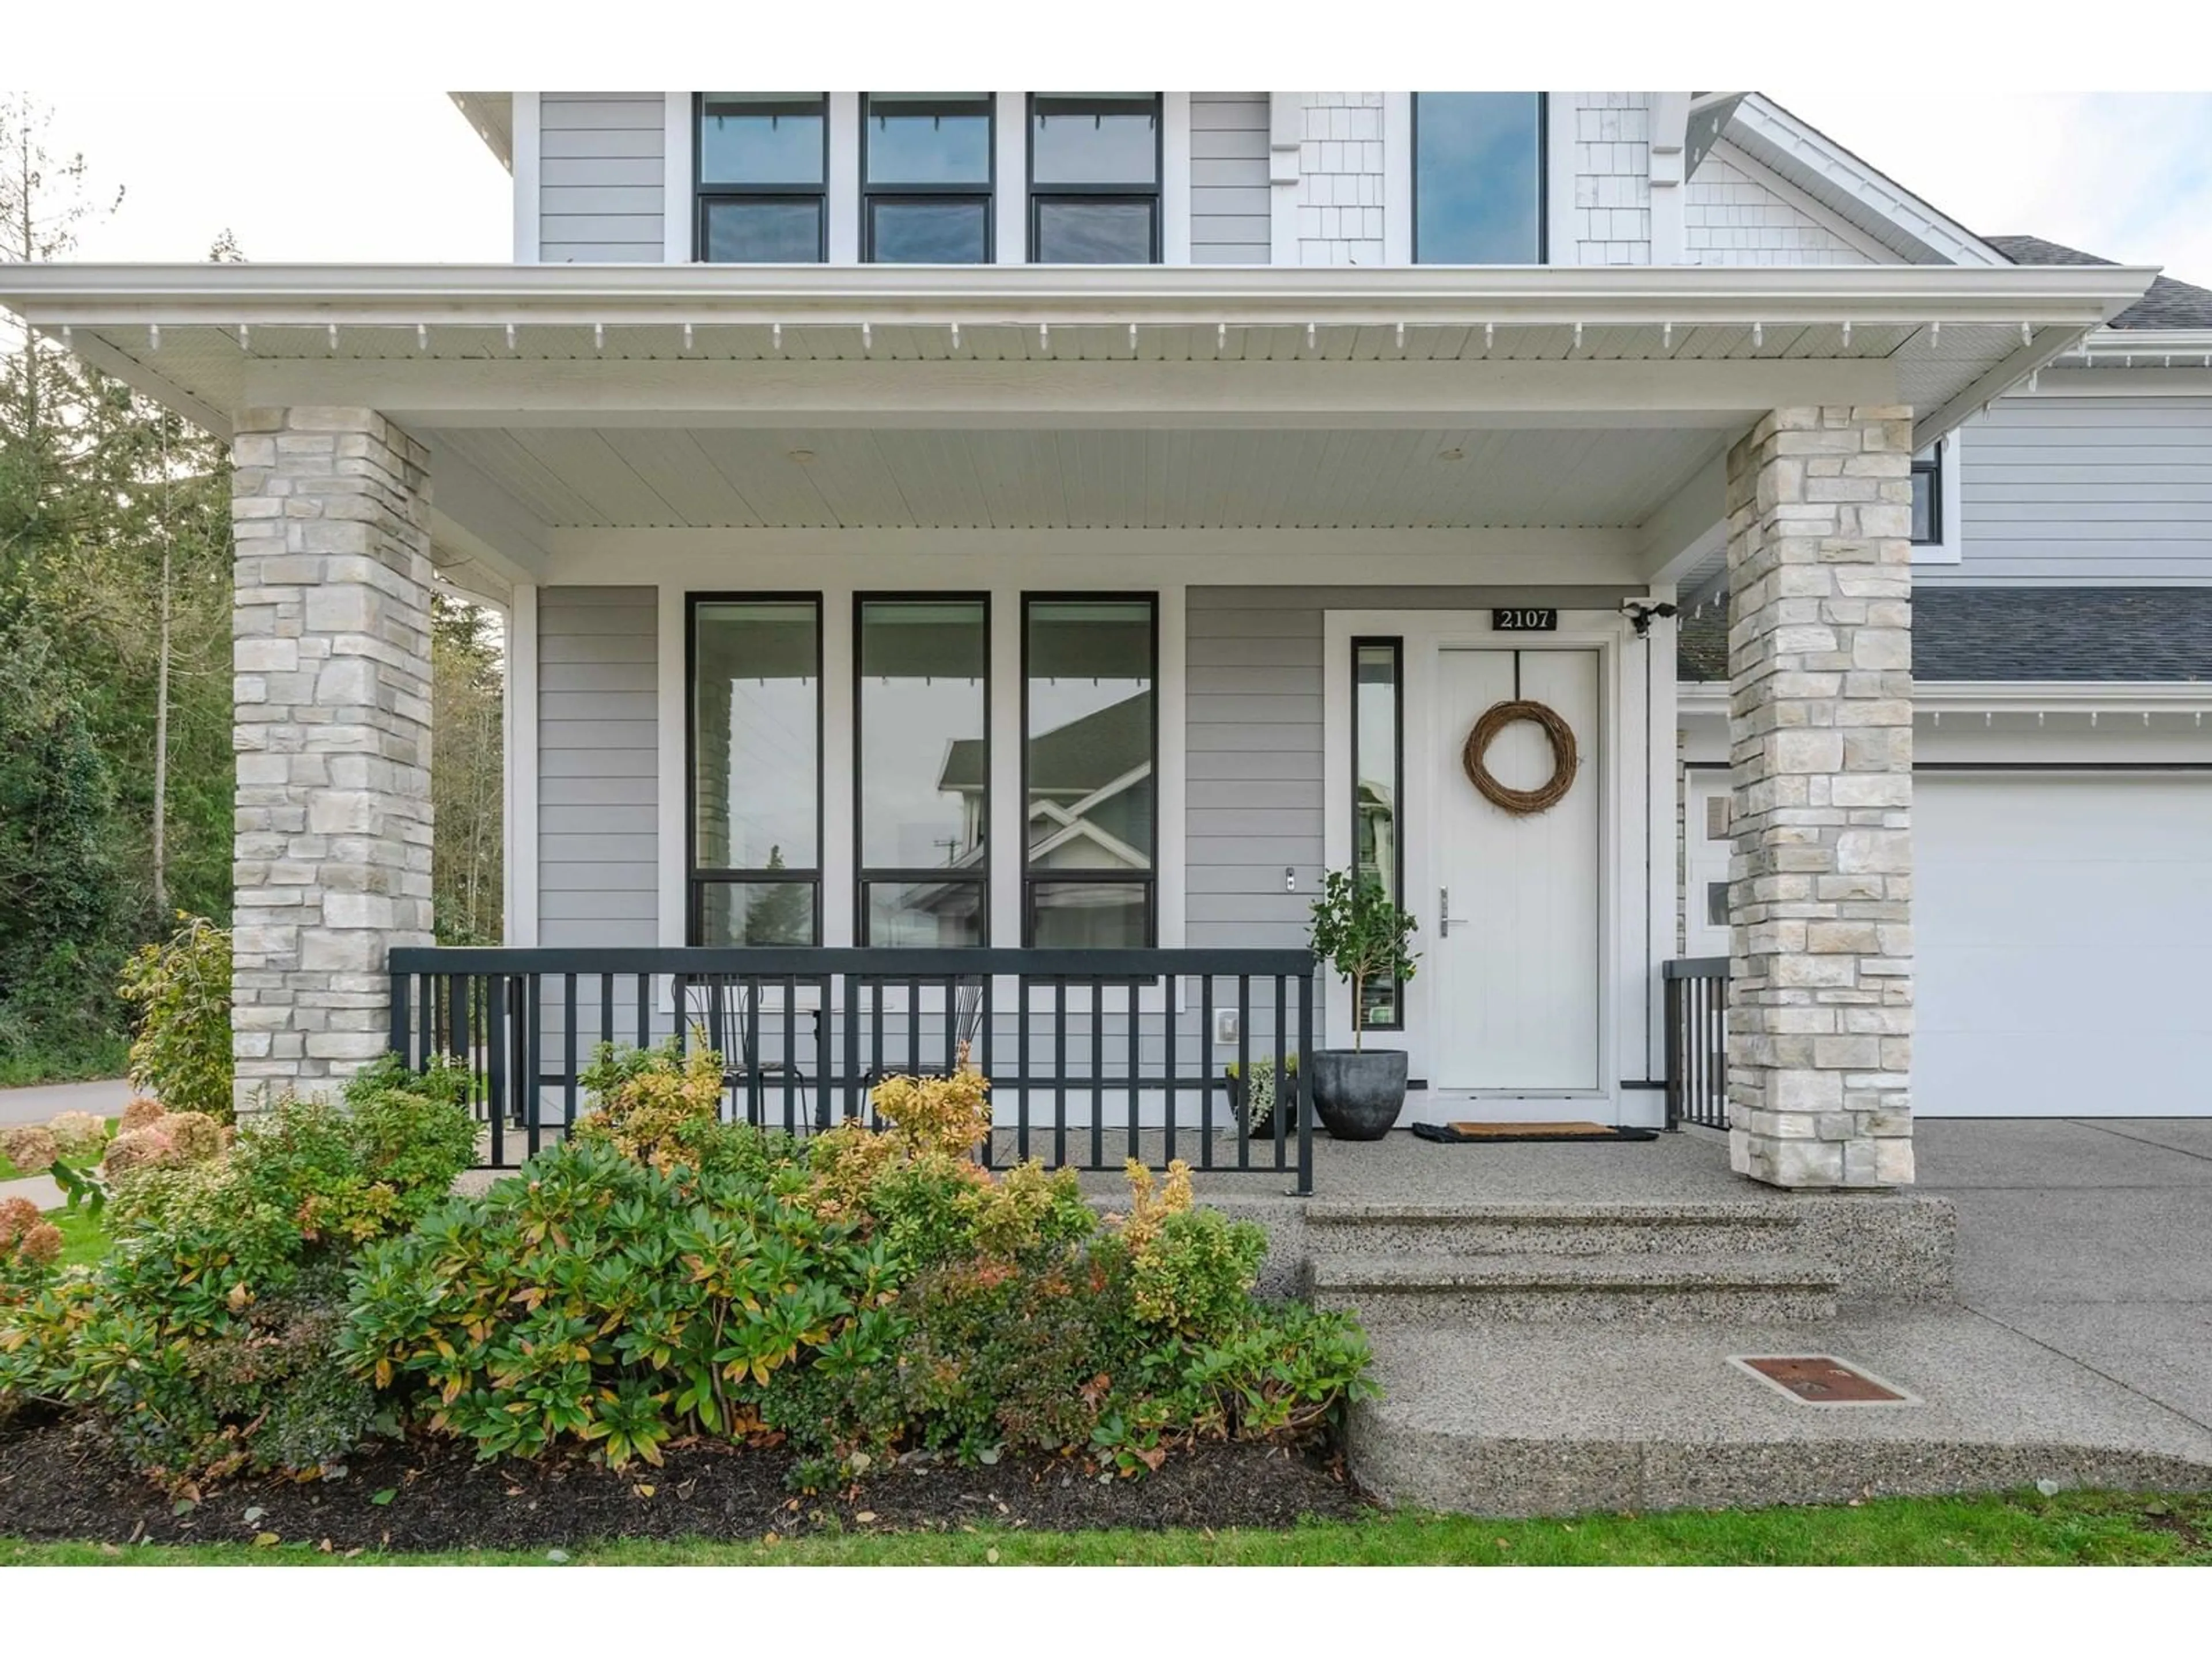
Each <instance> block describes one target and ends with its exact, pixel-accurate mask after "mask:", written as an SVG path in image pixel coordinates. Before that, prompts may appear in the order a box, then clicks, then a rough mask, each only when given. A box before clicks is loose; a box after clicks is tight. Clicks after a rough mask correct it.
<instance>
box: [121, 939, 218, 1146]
mask: <svg viewBox="0 0 2212 1659" xmlns="http://www.w3.org/2000/svg"><path fill="white" fill-rule="evenodd" d="M178 921H179V922H181V923H182V924H183V925H182V926H180V927H179V928H178V929H177V931H176V932H175V933H172V934H171V935H170V936H169V938H168V940H167V942H166V943H165V944H161V945H146V946H143V948H142V949H140V950H139V951H138V952H137V954H136V955H135V956H133V957H131V960H130V961H129V962H127V963H125V964H124V969H123V987H122V989H123V999H124V1000H125V1001H126V1002H129V1003H131V1004H133V1005H135V1006H137V1010H138V1036H137V1040H136V1041H135V1042H132V1043H131V1083H132V1084H133V1085H135V1086H137V1088H140V1089H143V1090H145V1091H147V1092H149V1093H150V1094H152V1095H154V1096H155V1097H156V1098H157V1099H159V1100H160V1101H161V1103H162V1104H163V1105H164V1106H166V1107H167V1108H168V1109H170V1110H171V1111H173V1112H201V1113H204V1114H205V1115H207V1116H209V1117H211V1118H214V1119H215V1120H216V1121H217V1122H220V1123H228V1122H229V1121H231V1118H232V1104H231V1078H232V1069H231V1059H230V935H229V934H228V933H225V932H224V931H223V930H222V928H220V927H216V925H215V924H214V923H213V922H211V921H208V920H207V919H206V918H205V917H203V916H191V915H185V914H184V913H183V912H182V911H179V912H178Z"/></svg>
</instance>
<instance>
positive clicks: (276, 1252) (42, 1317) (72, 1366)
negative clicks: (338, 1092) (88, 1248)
mask: <svg viewBox="0 0 2212 1659" xmlns="http://www.w3.org/2000/svg"><path fill="white" fill-rule="evenodd" d="M464 1090H465V1077H464V1076H463V1075H462V1074H460V1073H459V1072H458V1071H457V1070H456V1069H454V1068H453V1067H450V1066H435V1067H433V1068H432V1070H431V1072H430V1073H428V1074H427V1075H425V1076H423V1077H419V1078H418V1077H415V1076H412V1075H410V1073H407V1072H406V1071H405V1070H404V1069H403V1068H401V1067H400V1066H398V1064H397V1062H396V1061H395V1062H390V1063H380V1064H379V1065H377V1066H371V1067H369V1068H368V1069H367V1070H365V1071H363V1072H362V1073H360V1074H359V1075H357V1076H356V1078H354V1079H352V1080H351V1082H350V1083H349V1085H347V1089H346V1106H345V1107H344V1108H343V1109H341V1108H337V1107H332V1106H329V1105H325V1104H323V1103H319V1102H313V1101H299V1100H284V1101H280V1102H279V1103H277V1104H276V1106H275V1107H274V1108H273V1109H271V1110H270V1112H268V1113H267V1114H266V1115H261V1116H257V1117H256V1118H254V1119H253V1120H252V1121H250V1122H249V1123H247V1124H246V1126H245V1127H243V1128H242V1129H241V1130H240V1132H239V1134H238V1136H237V1139H236V1140H235V1142H234V1144H233V1145H232V1146H230V1147H229V1148H228V1150H226V1151H220V1152H218V1154H217V1155H216V1156H215V1157H213V1158H208V1159H204V1160H202V1161H199V1162H196V1163H187V1164H177V1163H173V1162H166V1163H165V1162H159V1161H156V1162H151V1163H148V1164H142V1165H140V1166H138V1167H137V1168H135V1169H131V1170H127V1171H125V1173H123V1174H121V1175H119V1176H117V1178H116V1180H115V1182H114V1188H115V1190H114V1201H113V1216H114V1218H115V1219H116V1222H117V1224H118V1231H117V1248H116V1249H115V1250H114V1251H113V1252H112V1254H111V1255H109V1256H108V1257H107V1258H106V1260H104V1261H102V1262H101V1263H100V1265H99V1266H98V1267H96V1268H94V1269H93V1270H92V1271H90V1272H89V1273H82V1272H80V1273H75V1274H70V1275H64V1276H59V1277H55V1278H52V1279H49V1280H48V1281H47V1282H46V1283H45V1284H44V1285H40V1286H39V1287H37V1288H36V1290H35V1293H33V1294H30V1295H27V1296H25V1297H20V1298H18V1301H17V1304H16V1305H15V1307H13V1308H11V1309H8V1310H0V1414H4V1413H6V1412H8V1411H9V1410H10V1409H12V1408H13V1407H14V1406H15V1405H16V1404H17V1403H20V1402H21V1401H25V1400H41V1401H48V1402H51V1403H54V1404H58V1405H69V1406H75V1407H80V1408H82V1409H83V1410H84V1411H86V1412H87V1413H88V1414H89V1415H90V1416H91V1418H92V1419H93V1420H94V1423H95V1424H96V1425H98V1426H99V1427H100V1429H101V1431H103V1432H104V1433H105V1434H106V1435H107V1436H108V1437H110V1438H111V1439H112V1441H113V1442H114V1443H116V1444H117V1445H118V1446H119V1447H120V1448H121V1449H123V1450H124V1451H125V1453H126V1454H127V1455H129V1456H130V1457H131V1459H132V1460H133V1461H134V1462H137V1464H138V1465H139V1467H141V1468H143V1469H145V1470H147V1471H148V1472H149V1473H150V1474H155V1475H157V1476H159V1477H161V1478H162V1479H165V1480H169V1481H172V1482H173V1483H179V1484H190V1483H192V1482H196V1481H199V1480H208V1479H211V1478H219V1477H221V1476H222V1475H225V1474H230V1473H232V1472H233V1471H235V1470H237V1469H240V1468H257V1469H299V1468H313V1467H315V1466H316V1465H318V1464H320V1463H324V1462H328V1461H329V1460H331V1459H332V1458H336V1457H341V1456H343V1455H344V1453H345V1451H346V1449H348V1448H349V1446H350V1445H352V1444H353V1443H354V1442H355V1441H356V1439H357V1438H358V1437H359V1436H360V1435H361V1433H362V1431H363V1429H364V1428H365V1426H366V1425H368V1422H369V1421H370V1418H371V1415H372V1413H374V1410H375V1409H376V1403H375V1401H374V1395H373V1393H372V1391H371V1390H370V1389H369V1387H368V1384H367V1383H366V1382H365V1381H363V1380H362V1378H361V1377H359V1376H357V1375H356V1374H355V1373H354V1372H352V1371H351V1370H349V1369H348V1368H347V1367H346V1366H345V1365H344V1364H342V1363H341V1362H340V1360H339V1358H338V1355H337V1342H338V1338H339V1335H340V1333H341V1330H342V1328H343V1326H344V1324H345V1322H346V1318H347V1304H346V1295H345V1269H346V1267H347V1265H348V1262H349V1258H350V1256H351V1255H352V1253H353V1251H354V1249H356V1247H357V1245H358V1244H359V1243H362V1241H364V1240H367V1239H369V1238H374V1237H378V1236H380V1235H388V1234H391V1233H393V1232H397V1231H400V1230H402V1229H404V1228H405V1227H407V1226H408V1225H411V1224H412V1223H413V1222H414V1221H415V1220H416V1219H418V1218H420V1217H421V1216H422V1214H423V1213H424V1212H425V1211H427V1210H428V1208H429V1207H430V1206H432V1205H433V1204H434V1203H435V1202H436V1201H437V1200H439V1199H440V1198H441V1197H442V1196H443V1195H444V1194H445V1193H446V1192H447V1190H448V1189H449V1188H451V1186H452V1184H453V1176H455V1175H456V1174H458V1173H459V1171H460V1170H462V1169H463V1168H465V1167H466V1165H467V1164H468V1163H469V1162H470V1159H471V1155H472V1153H473V1152H474V1148H475V1128H474V1126H473V1124H472V1123H471V1121H470V1118H469V1115H468V1112H467V1109H466V1108H465V1106H464V1105H463V1104H462V1103H461V1099H462V1094H463V1091H464ZM180 1116H182V1117H188V1118H191V1119H192V1120H193V1121H196V1122H198V1123H207V1120H206V1119H204V1118H201V1117H198V1116H197V1115H195V1114H170V1115H165V1116H162V1117H160V1118H157V1119H154V1120H153V1121H149V1122H147V1123H145V1124H144V1126H143V1127H140V1128H137V1129H136V1130H134V1131H132V1132H131V1135H124V1136H118V1140H117V1143H115V1144H120V1143H121V1142H122V1141H125V1140H129V1139H131V1138H132V1135H139V1136H152V1135H155V1134H156V1133H161V1131H162V1130H163V1129H164V1127H165V1126H168V1125H173V1124H174V1123H175V1122H176V1121H178V1119H179V1117H180ZM208 1127H209V1128H210V1130H213V1129H214V1127H215V1126H213V1125H212V1124H209V1125H208ZM216 1133H217V1134H218V1137H219V1134H220V1132H219V1131H217V1132H216ZM185 1138H186V1139H191V1138H192V1137H191V1134H189V1133H188V1134H187V1136H186V1137H185ZM111 1156H112V1154H111Z"/></svg>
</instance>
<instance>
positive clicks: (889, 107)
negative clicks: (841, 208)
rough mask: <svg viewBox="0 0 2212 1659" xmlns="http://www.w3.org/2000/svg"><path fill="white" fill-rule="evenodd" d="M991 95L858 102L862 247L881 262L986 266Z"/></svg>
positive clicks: (895, 96) (872, 97)
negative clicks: (861, 191) (861, 190)
mask: <svg viewBox="0 0 2212 1659" xmlns="http://www.w3.org/2000/svg"><path fill="white" fill-rule="evenodd" d="M993 102H994V100H993V97H992V94H989V93H987V92H872V93H869V94H866V96H865V97H863V98H862V100H860V143H861V147H862V149H861V162H860V167H861V177H862V179H863V180H864V185H863V191H864V193H863V197H862V201H861V209H860V211H861V214H862V222H861V233H862V234H861V246H862V249H863V250H864V252H863V257H864V258H868V259H871V260H873V261H874V262H876V263H877V264H931V265H981V264H989V263H990V262H991V171H992V155H993V144H992V141H991V133H992V120H991V111H992V106H993Z"/></svg>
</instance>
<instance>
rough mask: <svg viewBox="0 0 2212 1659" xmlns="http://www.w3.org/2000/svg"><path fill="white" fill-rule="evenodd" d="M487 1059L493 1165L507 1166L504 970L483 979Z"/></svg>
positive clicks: (505, 980)
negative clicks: (501, 972) (489, 1075)
mask: <svg viewBox="0 0 2212 1659" xmlns="http://www.w3.org/2000/svg"><path fill="white" fill-rule="evenodd" d="M484 987H485V995H484V1008H485V1013H486V1018H485V1023H484V1048H485V1050H486V1053H485V1055H484V1059H485V1061H486V1064H487V1065H488V1066H489V1069H490V1073H491V1077H490V1096H489V1101H488V1102H487V1110H488V1111H489V1114H490V1116H491V1167H492V1168H493V1169H495V1170H504V1169H505V1168H506V1167H507V1091H506V1088H505V1083H506V1073H507V1052H506V1051H507V1042H506V1038H507V1030H506V1017H507V977H506V975H503V974H494V975H487V976H486V977H485V979H484Z"/></svg>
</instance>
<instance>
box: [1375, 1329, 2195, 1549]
mask: <svg viewBox="0 0 2212 1659" xmlns="http://www.w3.org/2000/svg"><path fill="white" fill-rule="evenodd" d="M1745 1354H1804V1355H1813V1354H1832V1355H1834V1356H1836V1357H1837V1358H1840V1359H1842V1360H1844V1362H1845V1363H1847V1364H1852V1365H1855V1366H1857V1367H1858V1368H1859V1369H1861V1370H1865V1371H1867V1372H1869V1373H1870V1374H1872V1375H1874V1376H1877V1377H1879V1378H1881V1380H1882V1381H1883V1382H1886V1383H1890V1384H1892V1385H1893V1386H1894V1387H1896V1388H1898V1389H1903V1390H1905V1392H1906V1393H1907V1394H1909V1395H1911V1396H1913V1399H1914V1401H1915V1402H1916V1403H1912V1404H1900V1405H1881V1406H1864V1407H1860V1406H1808V1405H1802V1404H1800V1403H1799V1402H1797V1401H1794V1400H1791V1399H1790V1398H1789V1397H1788V1396H1787V1395H1784V1393H1783V1392H1782V1391H1781V1390H1779V1389H1775V1388H1773V1387H1771V1386H1770V1385H1769V1384H1767V1383H1763V1382H1761V1381H1759V1379H1758V1378H1756V1377H1754V1376H1751V1375H1750V1374H1748V1373H1747V1371H1746V1370H1744V1369H1743V1368H1742V1367H1741V1366H1740V1365H1738V1364H1735V1363H1733V1361H1732V1358H1731V1356H1735V1355H1745ZM1375 1365H1376V1381H1377V1382H1378V1383H1381V1385H1382V1389H1383V1391H1382V1394H1381V1395H1380V1396H1378V1397H1377V1398H1375V1399H1371V1400H1364V1401H1359V1402H1358V1404H1357V1405H1355V1406H1354V1407H1352V1413H1351V1419H1350V1424H1349V1434H1348V1437H1347V1438H1348V1444H1347V1455H1348V1459H1349V1462H1350V1463H1351V1468H1352V1474H1353V1475H1354V1476H1355V1477H1356V1478H1357V1479H1358V1481H1359V1483H1360V1485H1361V1486H1364V1487H1365V1488H1366V1489H1367V1490H1368V1491H1370V1492H1373V1493H1375V1494H1376V1496H1377V1497H1379V1498H1382V1499H1383V1500H1384V1501H1385V1502H1386V1503H1390V1504H1401V1505H1405V1506H1407V1507H1409V1508H1414V1509H1423V1510H1459V1511H1462V1512H1466V1513H1469V1514H1475V1515H1572V1514H1576V1513H1578V1512H1589V1511H1607V1510H1650V1509H1664V1508H1684V1507H1686V1508H1695V1509H1723V1508H1736V1507H1751V1506H1753V1505H1757V1504H1834V1503H1841V1502H1844V1501H1845V1500H1847V1499H1854V1498H1866V1497H1881V1496H1888V1495H1893V1494H1895V1495H1923V1494H1931V1493H1937V1492H1984V1491H1998V1490H2002V1489H2003V1488H2005V1487H2008V1486H2031V1485H2033V1484H2034V1483H2035V1482H2037V1481H2039V1480H2056V1481H2057V1482H2058V1483H2059V1484H2061V1485H2063V1486H2083V1487H2091V1488H2106V1489H2109V1490H2116V1491H2143V1490H2151V1489H2175V1490H2180V1491H2205V1490H2208V1489H2212V1430H2208V1429H2206V1428H2204V1427H2203V1426H2202V1425H2198V1424H2197V1423H2195V1422H2193V1421H2192V1420H2191V1419H2188V1418H2186V1417H2184V1416H2182V1415H2181V1414H2180V1413H2178V1412H2174V1411H2172V1410H2169V1409H2168V1408H2166V1407H2164V1406H2161V1405H2160V1404H2159V1403H2157V1402H2156V1401H2152V1400H2148V1399H2146V1398H2144V1397H2143V1396H2142V1395H2139V1394H2137V1393H2136V1392H2135V1391H2134V1390H2132V1389H2128V1388H2126V1387H2124V1386H2123V1385H2122V1384H2120V1383H2116V1382H2113V1381H2112V1380H2111V1379H2110V1378H2108V1377H2106V1376H2101V1375H2100V1374H2098V1373H2096V1372H2093V1371H2092V1370H2089V1369H2088V1368H2087V1367H2086V1366H2083V1365H2081V1364H2077V1363H2076V1362H2075V1361H2073V1360H2071V1359H2068V1358H2065V1357H2064V1356H2063V1355H2061V1354H2057V1353H2054V1352H2051V1350H2050V1349H2048V1348H2046V1347H2045V1346H2042V1345H2041V1344H2040V1343H2038V1342H2035V1341H2033V1340H2030V1339H2028V1338H2027V1337H2025V1336H2022V1335H2020V1334H2017V1333H2015V1332H2014V1331H2011V1330H2008V1329H2007V1328H2005V1327H2004V1326H2002V1325H2000V1324H1998V1323H1996V1322H1995V1321H1993V1320H1990V1319H1984V1318H1983V1317H1981V1316H1979V1315H1977V1314H1972V1313H1969V1312H1967V1311H1966V1310H1964V1309H1960V1308H1948V1309H1933V1308H1916V1309H1902V1308H1897V1307H1890V1308H1884V1309H1881V1310H1861V1311H1860V1312H1858V1313H1856V1314H1854V1313H1850V1312H1846V1313H1845V1314H1844V1315H1843V1316H1841V1317H1839V1318H1838V1319H1836V1320H1833V1321H1824V1322H1818V1323H1813V1324H1802V1325H1792V1324H1772V1323H1751V1324H1742V1325H1737V1324H1725V1323H1723V1324H1713V1323H1706V1322H1695V1323H1680V1324H1669V1323H1662V1322H1649V1323H1632V1324H1623V1325H1614V1326H1609V1327H1603V1328H1592V1327H1589V1326H1586V1325H1577V1324H1574V1323H1559V1324H1536V1323H1498V1324H1488V1325H1466V1326H1461V1327H1458V1328H1423V1327H1416V1326H1410V1325H1394V1324H1383V1325H1379V1326H1377V1327H1376V1328H1375Z"/></svg>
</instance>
